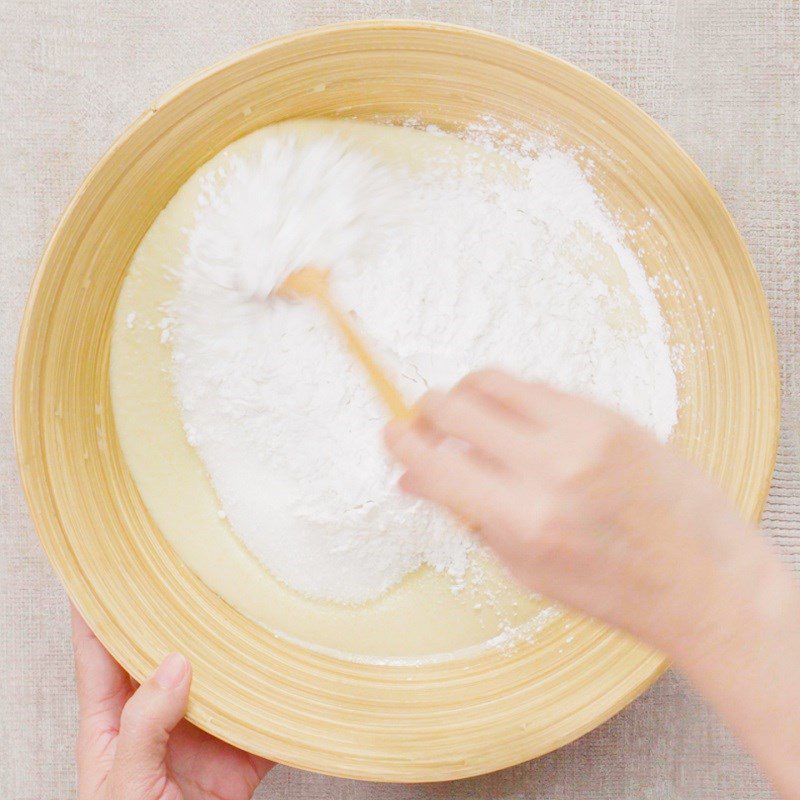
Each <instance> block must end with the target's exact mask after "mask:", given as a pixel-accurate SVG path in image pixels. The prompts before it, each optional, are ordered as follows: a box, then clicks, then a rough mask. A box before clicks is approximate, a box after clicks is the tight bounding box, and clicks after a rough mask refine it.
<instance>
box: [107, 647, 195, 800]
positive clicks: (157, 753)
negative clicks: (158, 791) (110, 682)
mask: <svg viewBox="0 0 800 800" xmlns="http://www.w3.org/2000/svg"><path fill="white" fill-rule="evenodd" d="M190 683H191V667H190V665H189V662H188V661H187V660H186V658H184V657H183V656H182V655H180V654H179V653H172V655H169V656H167V658H165V659H164V661H162V662H161V665H160V666H159V667H158V669H157V670H156V671H155V672H154V673H153V675H152V676H151V677H150V678H149V679H148V680H146V681H145V682H144V683H143V684H142V685H141V686H140V687H139V688H138V689H137V690H136V692H135V693H134V694H133V696H132V697H131V698H130V700H128V702H127V703H126V704H125V708H124V709H123V710H122V718H121V722H120V730H119V737H118V738H117V749H116V758H115V760H114V767H113V769H112V770H111V774H110V775H109V785H110V787H112V788H111V791H110V796H112V797H114V798H120V800H124V799H125V798H128V797H131V798H134V797H135V798H139V797H144V796H149V795H147V792H150V791H152V789H153V786H154V785H156V784H157V783H158V782H159V781H161V780H165V779H166V768H165V765H164V759H165V757H166V753H167V740H168V738H169V734H170V731H172V729H173V728H174V727H175V726H176V725H177V724H178V722H180V720H181V719H182V718H183V715H184V714H185V713H186V704H187V702H188V699H189V685H190ZM115 792H116V793H115Z"/></svg>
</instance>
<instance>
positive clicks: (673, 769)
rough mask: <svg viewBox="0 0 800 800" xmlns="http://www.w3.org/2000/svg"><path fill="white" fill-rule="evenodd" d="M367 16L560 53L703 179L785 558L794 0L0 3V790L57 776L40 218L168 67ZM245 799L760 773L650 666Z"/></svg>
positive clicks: (537, 788)
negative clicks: (515, 717) (610, 694)
mask: <svg viewBox="0 0 800 800" xmlns="http://www.w3.org/2000/svg"><path fill="white" fill-rule="evenodd" d="M375 17H405V18H421V19H432V20H441V21H446V22H453V23H458V24H462V25H470V26H473V27H477V28H484V29H486V30H490V31H495V32H497V33H500V34H504V35H506V36H510V37H513V38H515V39H518V40H519V41H521V42H526V43H528V44H531V45H534V46H535V47H539V48H541V49H543V50H547V51H549V52H551V53H554V54H555V55H558V56H561V57H563V58H566V59H568V60H569V61H571V62H573V63H574V64H577V65H578V66H580V67H583V68H584V69H586V70H588V71H589V72H592V73H593V74H594V75H596V76H598V77H599V78H601V79H603V80H605V81H607V82H608V83H610V84H611V85H612V86H614V87H615V88H616V89H618V90H619V91H620V92H622V93H623V94H624V95H626V96H627V97H629V98H631V99H632V100H634V101H635V102H636V103H638V104H639V105H640V106H641V107H642V108H643V109H644V110H645V111H647V112H648V113H649V114H651V115H652V116H653V117H654V118H655V119H656V120H657V121H658V122H659V123H660V124H661V125H662V126H663V127H664V128H665V129H666V130H667V131H669V132H670V133H671V134H672V135H673V136H674V137H675V138H676V139H677V141H678V142H679V143H680V144H681V145H682V146H683V147H684V148H685V149H686V150H687V151H688V152H689V154H690V155H691V156H692V157H693V158H694V159H695V160H696V161H697V163H698V164H699V165H700V167H701V168H702V169H703V170H704V171H705V173H706V175H708V176H709V178H710V179H711V181H712V182H713V183H714V184H715V186H716V187H717V189H718V190H719V192H720V194H721V195H722V198H723V200H724V202H725V203H726V205H727V207H728V208H729V209H730V211H731V213H732V214H733V217H734V218H735V220H736V224H737V225H738V227H739V230H740V231H741V232H742V234H743V236H744V238H745V240H746V242H747V244H748V246H749V248H750V251H751V253H752V255H753V259H754V261H755V263H756V266H757V268H758V270H759V273H760V275H761V280H762V281H763V284H764V288H765V290H766V294H767V297H768V299H769V303H770V308H771V311H772V315H773V320H774V324H775V329H776V331H777V336H778V347H779V350H780V357H781V367H782V379H783V393H784V394H783V397H784V412H783V413H784V421H783V430H782V435H781V443H780V452H779V455H778V465H777V470H776V472H775V477H774V482H773V489H772V493H771V495H770V499H769V503H768V505H767V509H766V512H765V514H764V520H763V524H764V529H765V531H766V532H767V533H768V534H769V535H770V536H771V537H772V538H773V539H774V541H775V542H776V543H777V545H778V546H779V547H780V548H781V551H782V554H783V556H784V557H785V558H786V559H787V561H788V562H789V563H790V564H791V565H792V566H793V567H794V569H795V570H796V571H798V572H800V434H799V433H798V430H799V429H800V360H799V359H800V324H798V323H800V274H799V272H798V262H799V261H800V188H799V187H800V4H798V2H796V0H705V1H703V0H699V1H698V2H693V1H692V0H686V1H685V2H681V1H680V0H653V1H652V2H650V0H627V1H625V2H622V1H620V2H615V0H591V1H587V2H581V0H574V1H572V0H570V1H569V2H567V1H565V0H549V2H528V1H527V0H443V1H442V2H432V1H431V2H423V0H407V1H406V2H400V1H399V0H398V2H392V1H391V0H360V1H359V0H287V1H286V2H280V1H279V0H262V2H258V0H204V1H203V2H194V1H193V0H168V1H166V0H161V2H157V1H156V0H29V1H25V0H0V156H1V157H0V642H1V643H2V645H1V646H0V797H3V798H8V799H9V800H11V798H13V799H14V800H27V799H28V798H30V800H34V799H35V800H62V798H66V797H70V796H74V792H75V788H74V787H75V775H74V760H73V742H74V738H75V711H76V709H75V693H74V681H73V672H72V661H71V652H70V645H69V635H68V630H69V624H68V614H67V605H66V600H65V597H64V594H63V592H62V590H61V587H60V585H59V583H58V581H57V580H56V578H55V576H54V575H53V573H52V571H51V570H50V567H49V565H48V563H47V561H46V559H45V557H44V555H43V553H42V551H41V549H40V547H39V544H38V542H37V540H36V537H35V535H34V532H33V528H32V525H31V522H30V520H29V517H28V513H27V509H26V507H25V505H24V502H23V499H22V495H21V492H20V488H19V481H18V477H17V472H16V465H15V461H14V455H13V446H12V437H11V418H10V417H11V415H10V405H11V374H12V365H13V357H14V348H15V343H16V336H17V330H18V326H19V320H20V317H21V314H22V309H23V305H24V302H25V298H26V295H27V292H28V286H29V282H30V280H31V276H32V275H33V272H34V269H35V266H36V263H37V261H38V259H39V257H40V255H41V253H42V249H43V247H44V245H45V242H46V240H47V237H48V236H49V234H50V232H51V231H52V229H53V226H54V224H55V223H56V221H57V219H58V217H59V215H60V213H61V211H62V210H63V208H64V206H65V205H66V203H67V201H68V200H69V198H70V196H71V195H72V193H73V192H74V191H75V189H76V188H77V186H78V185H79V183H80V181H81V180H82V178H83V177H84V176H85V174H86V173H87V171H88V170H89V169H90V167H91V166H92V165H93V164H94V163H95V161H96V160H97V159H98V158H99V157H100V156H101V155H102V154H103V152H104V151H105V150H106V149H107V148H108V146H109V145H110V144H111V142H112V141H113V139H114V138H115V137H116V136H117V135H118V134H119V133H120V132H121V131H122V130H123V129H124V128H125V127H126V126H127V125H128V124H129V123H130V122H131V121H133V119H135V117H136V116H138V114H139V113H140V112H141V111H142V110H143V109H145V108H146V107H147V106H148V104H149V102H150V101H151V100H152V99H153V98H155V97H157V96H159V95H160V94H161V93H162V92H163V91H165V90H166V89H168V88H169V87H171V86H172V85H173V84H175V83H176V82H177V81H179V80H182V79H183V78H185V77H186V76H188V75H190V74H191V73H193V72H194V71H195V70H197V69H199V68H201V67H204V66H206V65H208V64H211V63H213V62H214V61H216V60H218V59H221V58H223V57H226V56H229V55H231V54H233V53H235V52H236V51H238V50H242V49H244V48H246V47H249V46H251V45H254V44H256V43H258V42H260V41H263V40H265V39H269V38H271V37H273V36H276V35H279V34H284V33H288V32H290V31H293V30H297V29H300V28H304V27H311V26H315V25H321V24H327V23H332V22H341V21H346V20H356V19H365V18H375ZM789 711H790V710H789V709H787V712H789ZM795 712H796V710H795ZM257 796H258V797H263V798H267V797H269V798H275V799H276V800H293V799H297V800H300V798H302V800H317V799H318V800H357V799H361V798H371V800H389V799H390V798H391V799H392V800H401V799H402V800H406V799H407V798H456V799H458V800H467V798H492V799H496V800H500V798H505V799H507V800H511V798H529V797H535V798H538V799H539V800H570V799H571V798H593V800H603V798H608V799H609V800H612V799H613V800H620V799H621V798H638V799H639V800H641V799H642V798H653V799H655V798H701V797H702V798H725V799H726V800H734V799H735V798H765V797H769V796H770V792H769V789H768V787H767V785H766V784H765V782H764V781H763V779H762V778H761V776H760V775H759V772H758V770H757V769H756V768H755V766H754V765H753V764H752V762H751V761H750V760H749V758H747V757H746V756H745V755H744V754H743V753H742V751H741V750H740V749H739V747H738V746H737V744H736V743H735V741H734V740H733V738H732V737H731V735H730V734H729V733H728V732H727V731H726V730H725V729H724V728H723V727H722V725H721V724H720V723H719V722H718V721H717V719H716V718H715V717H714V715H713V714H712V713H711V712H709V711H708V710H707V709H706V707H705V705H704V704H703V703H702V701H701V700H699V699H698V698H697V697H696V696H695V695H694V694H693V693H692V692H691V690H690V689H689V688H688V687H687V685H686V684H685V682H684V681H682V680H681V679H680V678H679V677H677V676H675V675H674V674H668V675H667V676H666V677H665V678H664V679H662V680H661V681H660V682H659V683H658V684H657V685H656V686H655V687H654V688H652V689H651V690H650V691H649V692H648V693H647V694H645V695H644V696H643V697H642V698H640V699H639V700H638V701H636V702H635V703H633V705H631V706H630V707H629V708H627V709H626V710H625V711H623V712H622V713H621V714H619V715H618V716H616V717H615V718H614V719H612V720H611V721H610V722H608V723H607V724H605V725H603V726H602V727H601V728H599V729H598V730H595V731H594V732H592V733H590V734H588V735H587V736H585V737H583V738H582V739H580V740H579V741H577V742H575V743H573V744H571V745H569V746H567V747H565V748H563V749H561V750H559V751H558V752H556V753H552V754H551V755H548V756H545V757H544V758H541V759H539V760H538V761H536V762H532V763H530V764H525V765H522V766H519V767H515V768H513V769H509V770H506V771H504V772H499V773H495V774H492V775H488V776H485V777H482V778H477V779H474V780H468V781H461V782H457V783H450V784H437V785H430V786H399V785H394V786H392V785H384V786H379V785H376V784H365V783H358V782H355V781H344V780H336V779H331V778H326V777H322V776H318V775H313V774H308V773H303V772H300V771H297V770H291V769H287V768H283V767H278V768H277V769H275V770H274V771H273V772H272V773H271V774H270V775H269V776H268V778H267V779H266V780H265V781H264V783H263V785H262V786H261V788H260V790H259V793H258V795H257Z"/></svg>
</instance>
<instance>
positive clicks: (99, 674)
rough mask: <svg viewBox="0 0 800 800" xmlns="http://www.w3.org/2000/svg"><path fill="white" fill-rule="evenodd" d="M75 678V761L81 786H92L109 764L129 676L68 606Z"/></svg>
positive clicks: (128, 693) (127, 692)
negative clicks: (106, 764) (70, 615)
mask: <svg viewBox="0 0 800 800" xmlns="http://www.w3.org/2000/svg"><path fill="white" fill-rule="evenodd" d="M70 611H71V614H72V646H73V649H74V653H75V678H76V683H77V688H78V714H79V717H80V724H79V728H78V743H77V758H78V771H79V774H80V781H81V785H82V786H84V785H91V784H92V783H93V781H94V773H95V772H98V771H102V766H103V764H105V763H110V760H111V758H112V757H113V752H112V751H111V749H110V744H111V743H112V742H113V740H114V737H115V736H116V734H117V731H118V728H119V718H120V714H121V713H122V709H123V706H124V705H125V703H126V701H127V700H128V698H129V697H130V695H131V693H132V689H131V685H130V683H129V681H128V675H127V673H126V672H125V670H123V669H122V667H120V665H119V664H117V662H116V661H115V660H114V659H113V658H112V656H111V655H110V654H109V652H108V651H107V650H106V649H105V647H103V645H102V644H101V642H100V640H99V639H98V638H97V637H96V636H95V635H94V633H92V631H91V629H90V628H89V626H88V625H87V624H86V622H85V621H84V619H83V617H82V616H81V615H80V613H79V612H78V610H77V609H76V608H75V606H73V605H72V604H70Z"/></svg>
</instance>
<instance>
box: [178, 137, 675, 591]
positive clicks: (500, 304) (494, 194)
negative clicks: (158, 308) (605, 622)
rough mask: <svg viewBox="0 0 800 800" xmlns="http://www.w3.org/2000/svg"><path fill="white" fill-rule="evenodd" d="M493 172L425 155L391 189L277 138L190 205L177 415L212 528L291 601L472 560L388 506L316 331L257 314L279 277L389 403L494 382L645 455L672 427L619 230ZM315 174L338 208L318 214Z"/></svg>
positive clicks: (540, 178) (568, 183)
mask: <svg viewBox="0 0 800 800" xmlns="http://www.w3.org/2000/svg"><path fill="white" fill-rule="evenodd" d="M420 135H423V134H420ZM480 146H481V147H484V148H491V147H493V145H491V144H490V143H488V142H483V141H482V142H480ZM444 152H446V151H444ZM478 155H480V154H478ZM509 156H510V161H509V162H508V163H509V165H510V168H509V169H508V170H505V171H504V170H500V171H499V172H498V171H497V169H490V168H488V167H487V163H488V162H487V161H486V159H485V158H482V157H477V156H476V157H474V158H472V159H468V163H467V164H466V166H465V164H464V162H463V159H456V158H455V157H451V158H448V157H446V156H444V155H443V156H441V157H439V158H437V159H436V160H435V161H433V162H431V163H430V164H429V165H428V169H426V170H424V171H423V172H422V174H411V173H409V174H407V173H406V172H402V171H400V170H398V169H396V168H389V167H388V166H383V165H381V164H379V163H376V161H375V157H374V156H372V155H367V154H366V152H365V151H364V152H358V151H357V150H356V151H354V150H353V149H352V147H350V146H344V145H343V144H342V141H341V140H338V139H337V138H336V137H331V136H329V137H328V138H327V139H323V140H320V141H318V142H313V143H311V144H306V145H302V146H301V145H299V144H297V143H296V142H295V141H294V140H292V139H288V138H286V136H285V134H275V136H274V137H273V138H271V139H269V140H268V141H267V142H266V144H265V146H264V151H263V153H261V154H260V155H259V156H256V157H253V158H251V159H249V160H248V159H244V158H236V159H231V160H230V163H227V164H225V166H223V167H220V168H219V169H217V170H216V171H215V172H214V173H213V174H212V175H210V176H209V177H208V178H207V180H206V182H205V184H204V188H203V193H202V195H201V197H200V198H199V201H198V202H199V206H198V212H197V215H196V222H195V225H194V227H193V228H192V230H191V231H190V232H189V252H188V255H187V256H186V258H185V260H184V263H183V267H182V271H181V274H180V276H179V277H180V289H179V292H178V296H177V298H176V300H175V301H174V302H173V303H171V305H170V308H169V309H168V311H167V316H166V317H165V319H164V321H163V322H162V330H163V333H164V338H165V340H168V341H169V342H170V343H171V346H172V353H173V377H174V382H175V388H176V395H177V398H178V401H179V404H180V407H181V413H182V416H183V421H184V426H185V430H186V433H187V436H188V439H189V441H190V442H191V444H192V445H194V446H195V447H196V448H197V450H198V452H199V454H200V456H201V458H202V460H203V462H204V464H205V466H206V468H207V469H208V472H209V474H210V476H211V479H212V481H213V483H214V486H215V489H216V491H217V494H218V497H219V500H220V504H221V507H222V508H221V511H220V515H221V516H223V515H224V516H227V518H228V520H229V522H230V524H231V526H232V529H233V530H234V531H235V532H236V533H237V534H238V536H239V537H240V538H241V540H242V542H243V543H244V544H245V545H246V546H247V547H248V548H249V549H250V551H251V552H252V553H253V554H254V555H255V556H256V557H257V558H258V559H260V560H261V561H262V563H263V564H264V565H265V566H266V567H267V568H268V569H269V570H270V571H271V572H272V573H273V574H274V575H275V576H276V577H278V578H279V579H281V580H282V581H284V582H285V583H286V584H287V585H288V586H290V587H292V588H294V589H296V590H298V591H300V592H302V593H305V594H307V595H310V596H312V597H316V598H321V599H328V600H333V601H338V602H342V603H361V602H364V601H367V600H369V599H370V598H374V597H377V596H379V595H381V594H382V593H384V592H385V591H386V590H387V589H389V588H390V587H391V586H392V585H394V584H395V583H397V582H398V581H399V580H400V579H401V578H402V577H403V576H404V575H405V574H407V573H409V572H411V571H413V570H414V569H416V568H417V567H419V566H420V565H422V564H430V565H431V566H433V567H434V568H435V569H437V570H440V571H443V572H447V573H449V574H450V575H452V576H453V578H454V580H455V581H456V582H457V581H458V579H459V578H463V576H464V574H465V573H466V571H467V567H468V565H469V562H470V558H469V555H470V550H471V549H472V547H473V546H474V544H473V542H472V541H471V540H470V538H469V537H468V536H467V535H466V534H465V533H464V532H463V531H462V530H461V529H460V528H459V526H458V525H457V524H456V523H455V522H454V521H453V520H451V519H450V518H449V517H448V516H447V515H445V514H444V513H443V512H440V511H439V510H438V509H436V508H434V507H433V506H431V505H430V504H427V503H425V502H421V501H414V500H412V499H410V498H407V497H404V496H403V495H401V493H400V492H399V491H398V490H397V488H396V485H395V484H396V479H397V471H396V469H395V468H394V467H393V466H392V465H391V464H390V463H389V461H388V459H387V456H386V454H385V452H384V449H383V446H382V443H381V435H380V433H381V428H382V427H383V425H384V422H385V414H384V411H383V409H382V407H381V405H380V403H379V401H378V400H377V398H376V397H375V395H374V392H373V390H372V388H371V387H370V385H369V384H368V382H367V381H366V379H365V377H364V376H363V374H362V372H361V369H360V367H359V366H358V365H356V364H355V363H354V362H353V360H352V358H351V357H350V356H349V355H348V353H347V352H346V351H345V350H344V349H343V346H342V344H341V342H340V340H339V338H338V336H337V334H336V332H335V331H333V330H332V329H331V328H330V327H329V326H328V324H327V322H326V320H325V319H324V318H323V317H322V316H321V314H320V312H319V311H318V310H317V309H316V308H314V307H313V306H312V305H310V304H305V303H292V302H287V301H285V300H281V299H278V298H270V297H269V292H270V291H271V289H272V288H273V287H274V286H275V285H276V283H278V282H279V281H280V279H281V278H282V277H283V275H284V274H286V273H287V272H288V271H290V270H291V269H294V268H295V267H297V266H301V265H302V264H304V263H313V264H316V265H319V266H330V267H332V268H333V273H332V276H333V277H332V281H333V290H334V292H335V294H336V297H337V299H338V301H339V302H340V303H341V304H342V306H343V307H344V308H345V309H347V310H348V311H349V312H350V313H351V314H352V315H353V316H354V318H355V319H356V320H357V322H358V324H359V325H360V327H361V328H362V330H363V331H364V332H365V333H366V334H367V335H368V337H369V339H370V340H371V342H372V343H373V345H374V347H375V349H376V351H377V353H378V355H379V356H380V357H381V359H382V360H383V362H384V363H385V364H386V365H387V366H388V367H389V368H390V370H391V371H393V372H394V374H395V375H396V376H397V379H398V382H399V384H400V386H401V389H402V390H403V391H404V393H405V394H406V396H407V398H408V399H409V400H414V399H415V398H416V397H418V396H419V395H420V394H422V393H423V392H424V391H425V390H426V389H427V388H428V387H430V386H444V387H446V386H448V385H450V384H452V383H453V382H455V381H456V380H458V379H459V378H460V377H461V376H462V375H464V374H465V373H466V372H468V371H470V370H472V369H475V368H478V367H481V366H486V365H499V366H504V367H506V368H508V369H510V370H512V371H513V372H515V373H518V374H521V375H523V376H526V377H529V378H537V379H543V380H546V381H549V382H551V383H553V384H555V385H557V386H559V387H562V388H566V389H569V390H572V391H577V392H583V393H586V394H588V395H590V396H592V397H594V398H596V399H597V400H599V401H601V402H604V403H607V404H609V405H611V406H613V407H615V408H617V409H619V410H621V411H624V412H626V413H628V414H630V415H631V416H632V417H634V418H635V419H636V420H638V421H639V422H640V423H642V424H644V425H646V426H648V427H649V428H650V429H651V430H653V431H654V432H655V433H656V434H657V435H658V436H659V437H660V438H662V439H665V438H667V437H668V436H669V433H670V431H671V430H672V427H673V425H674V424H675V421H676V409H677V405H678V403H677V390H676V381H675V375H674V372H673V369H672V366H671V363H670V352H669V347H668V345H667V337H666V331H665V326H664V323H663V320H662V318H661V314H660V310H659V307H658V304H657V302H656V300H655V297H654V295H653V292H652V290H651V288H650V286H649V285H648V282H647V279H646V275H645V272H644V270H643V268H642V266H641V265H640V263H639V262H638V260H637V258H636V256H635V255H634V254H633V253H632V252H630V251H629V250H628V249H627V248H626V247H625V245H624V243H623V237H622V234H621V232H620V230H619V229H618V227H617V226H616V225H615V223H614V221H613V220H612V218H611V216H610V215H609V214H608V212H607V211H606V210H605V209H604V208H603V206H602V204H601V203H600V201H599V199H598V198H597V196H596V194H595V192H594V191H593V189H592V187H591V185H590V184H589V182H588V181H587V179H586V178H585V176H584V175H583V173H582V172H581V170H580V168H579V167H578V165H577V163H576V162H575V161H574V160H573V159H572V158H571V157H570V156H568V155H566V154H564V153H562V152H559V151H557V150H555V149H551V150H546V151H544V152H541V153H540V154H539V155H538V156H535V157H534V156H524V155H521V154H520V153H519V152H514V153H509ZM332 171H333V173H334V174H335V184H336V186H337V187H338V191H337V192H333V193H332V192H330V191H328V190H327V189H325V188H323V190H322V191H321V193H320V192H319V191H318V189H319V187H320V185H321V182H320V176H321V175H323V174H328V175H330V174H331V172H332ZM322 185H323V187H324V186H330V185H331V183H330V181H323V182H322ZM365 197H366V198H368V201H367V202H365ZM608 264H611V265H612V267H613V269H612V270H611V272H612V273H613V274H612V275H611V279H609V276H608V275H606V276H605V278H601V277H599V276H598V270H599V271H601V272H602V270H603V269H605V267H603V265H608ZM231 265H234V268H232V267H231ZM614 270H616V272H614Z"/></svg>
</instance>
